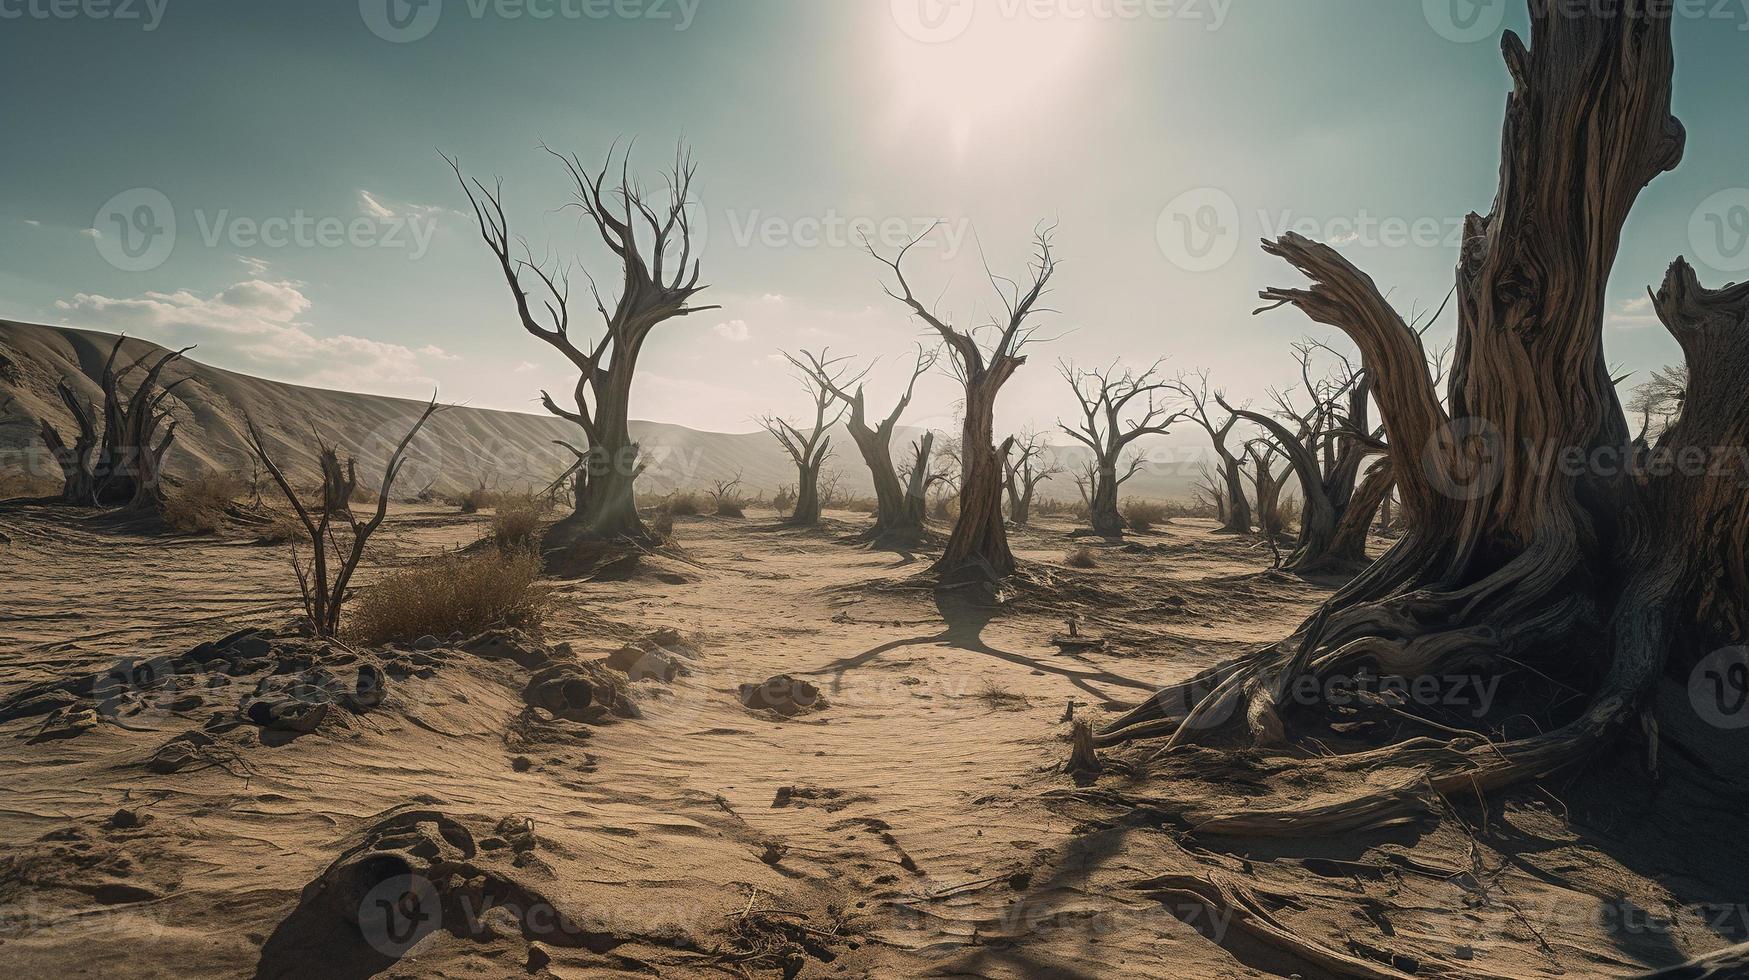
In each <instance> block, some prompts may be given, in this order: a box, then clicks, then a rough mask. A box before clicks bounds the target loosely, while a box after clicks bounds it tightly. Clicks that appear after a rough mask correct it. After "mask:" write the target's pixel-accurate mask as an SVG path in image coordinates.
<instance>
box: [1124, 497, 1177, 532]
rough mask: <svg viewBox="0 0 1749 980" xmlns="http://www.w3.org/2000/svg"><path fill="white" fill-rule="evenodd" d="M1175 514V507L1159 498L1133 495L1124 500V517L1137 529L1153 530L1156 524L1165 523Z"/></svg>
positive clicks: (1126, 521)
mask: <svg viewBox="0 0 1749 980" xmlns="http://www.w3.org/2000/svg"><path fill="white" fill-rule="evenodd" d="M1173 516H1175V515H1174V513H1173V508H1172V507H1171V506H1169V505H1167V504H1163V503H1161V502H1160V501H1158V500H1141V499H1138V498H1135V497H1131V498H1129V499H1128V500H1125V501H1124V502H1123V519H1124V521H1125V523H1127V524H1129V526H1130V527H1132V528H1134V529H1136V530H1137V531H1149V530H1152V529H1153V528H1154V526H1155V525H1157V524H1164V523H1166V522H1167V520H1169V519H1171V518H1172V517H1173Z"/></svg>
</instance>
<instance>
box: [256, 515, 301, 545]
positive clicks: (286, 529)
mask: <svg viewBox="0 0 1749 980" xmlns="http://www.w3.org/2000/svg"><path fill="white" fill-rule="evenodd" d="M268 514H269V515H271V516H269V518H268V521H267V523H265V524H262V525H260V526H259V527H257V528H255V543H256V544H285V543H286V542H287V541H292V540H295V539H297V538H298V537H299V536H300V535H302V534H303V533H304V525H303V524H302V523H301V522H300V521H299V520H298V518H297V515H296V514H291V513H287V512H286V511H283V510H270V511H268Z"/></svg>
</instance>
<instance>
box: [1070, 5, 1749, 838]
mask: <svg viewBox="0 0 1749 980" xmlns="http://www.w3.org/2000/svg"><path fill="white" fill-rule="evenodd" d="M1672 19H1673V18H1672V16H1671V9H1670V4H1669V2H1668V0H1624V2H1622V3H1620V4H1610V5H1600V6H1597V7H1592V8H1586V9H1585V10H1570V9H1566V8H1562V9H1556V8H1555V7H1554V6H1551V5H1542V4H1532V5H1531V11H1530V23H1531V38H1532V43H1531V45H1529V46H1526V44H1525V43H1524V42H1523V41H1522V40H1521V39H1520V38H1519V36H1518V35H1517V34H1515V33H1510V32H1509V33H1508V34H1507V35H1506V36H1505V40H1504V45H1503V46H1504V52H1505V59H1506V65H1507V69H1508V71H1509V73H1510V75H1511V77H1512V81H1513V89H1512V93H1511V94H1510V96H1509V97H1508V100H1507V105H1506V124H1505V127H1504V137H1503V140H1502V152H1501V157H1502V159H1501V166H1500V170H1499V174H1500V186H1499V190H1498V193H1497V195H1496V198H1495V203H1494V208H1493V211H1492V212H1491V213H1490V214H1489V215H1488V216H1486V217H1483V216H1480V215H1474V214H1472V215H1470V216H1469V218H1468V219H1467V223H1466V228H1465V233H1464V236H1463V238H1464V244H1463V249H1462V254H1461V258H1460V261H1459V264H1458V268H1457V290H1456V296H1457V312H1458V340H1457V345H1456V349H1455V355H1454V359H1453V363H1452V367H1451V371H1450V376H1449V379H1448V382H1447V392H1448V399H1449V407H1448V406H1446V405H1442V404H1441V399H1440V397H1439V394H1438V393H1437V392H1436V390H1435V388H1434V386H1433V384H1432V381H1431V378H1430V375H1429V372H1428V371H1427V369H1426V365H1425V358H1424V351H1423V348H1422V344H1421V338H1420V336H1419V335H1418V334H1417V333H1416V332H1415V331H1414V330H1412V329H1410V327H1409V326H1408V324H1406V323H1405V322H1404V321H1403V319H1402V318H1401V317H1400V316H1399V315H1398V314H1397V313H1396V312H1395V311H1394V310H1393V309H1392V308H1391V307H1390V305H1389V304H1388V303H1387V302H1386V301H1385V299H1384V297H1383V296H1382V295H1381V294H1380V292H1379V290H1378V289H1377V287H1376V286H1375V285H1374V284H1373V282H1372V280H1371V279H1370V278H1368V277H1367V276H1366V275H1365V274H1363V273H1362V272H1360V271H1359V270H1358V269H1357V268H1355V267H1354V266H1353V265H1352V264H1350V263H1349V262H1348V261H1347V260H1345V259H1344V258H1343V257H1342V256H1341V255H1339V254H1338V253H1337V252H1336V251H1335V250H1334V249H1331V248H1329V247H1328V246H1325V245H1321V244H1318V243H1315V242H1312V241H1310V240H1308V239H1306V238H1304V237H1302V236H1299V235H1287V236H1285V237H1283V238H1281V239H1280V240H1278V241H1274V242H1269V243H1266V245H1265V249H1266V251H1268V252H1269V253H1270V254H1272V255H1277V256H1280V257H1282V258H1284V259H1286V260H1287V261H1288V262H1290V263H1291V264H1292V265H1293V266H1294V267H1295V268H1297V269H1298V270H1300V271H1301V272H1302V273H1304V274H1305V276H1306V277H1307V278H1308V279H1309V280H1310V285H1309V286H1306V287H1302V288H1271V289H1268V290H1265V291H1264V292H1263V297H1264V298H1265V300H1267V301H1268V302H1269V304H1270V306H1269V307H1267V308H1274V307H1277V306H1281V305H1287V304H1292V305H1294V306H1297V307H1298V308H1299V309H1300V310H1301V311H1303V312H1304V313H1305V314H1307V315H1308V316H1309V317H1311V318H1312V319H1313V320H1316V321H1318V322H1320V323H1326V324H1329V325H1332V326H1335V327H1337V328H1339V329H1341V330H1342V331H1343V332H1345V333H1346V334H1347V335H1348V336H1349V337H1350V338H1351V339H1352V340H1353V341H1354V342H1355V344H1356V345H1357V346H1358V347H1359V348H1360V352H1361V357H1362V361H1363V365H1364V367H1365V368H1366V371H1367V373H1368V375H1369V376H1370V377H1371V378H1372V379H1373V394H1374V398H1375V399H1376V402H1377V405H1378V407H1379V410H1380V414H1381V416H1382V417H1383V421H1384V425H1385V428H1386V430H1387V432H1388V439H1387V443H1388V445H1389V458H1390V462H1391V464H1392V468H1393V472H1394V478H1395V483H1396V487H1397V491H1398V493H1399V495H1400V509H1401V510H1402V512H1403V516H1404V524H1405V533H1404V536H1403V537H1402V538H1401V539H1400V540H1399V541H1398V543H1397V544H1396V545H1395V546H1394V547H1393V548H1392V549H1391V550H1390V551H1389V552H1388V553H1387V554H1385V555H1384V556H1383V557H1382V558H1381V559H1379V560H1378V561H1376V562H1374V563H1373V564H1372V565H1371V566H1369V567H1368V568H1367V569H1366V571H1364V572H1362V573H1361V574H1360V575H1359V576H1357V577H1356V578H1355V579H1353V580H1352V581H1351V582H1350V583H1349V584H1348V585H1347V586H1345V587H1344V588H1343V589H1342V590H1341V591H1339V592H1338V593H1337V594H1336V595H1335V596H1334V597H1333V598H1332V599H1331V600H1330V601H1329V602H1327V603H1326V604H1325V605H1324V606H1323V607H1322V608H1321V609H1320V610H1319V611H1318V613H1317V614H1316V615H1315V616H1313V617H1312V618H1311V619H1309V620H1308V621H1307V622H1306V623H1305V624H1304V625H1303V626H1302V627H1301V628H1300V629H1299V630H1298V631H1297V632H1296V633H1295V634H1294V635H1293V636H1291V637H1289V638H1287V639H1286V640H1284V641H1282V642H1279V643H1276V644H1274V645H1272V646H1269V647H1267V648H1265V649H1263V650H1260V651H1258V652H1256V653H1254V654H1252V655H1250V656H1248V657H1243V658H1241V659H1239V660H1235V661H1229V662H1226V663H1222V664H1220V665H1217V666H1215V667H1213V668H1210V669H1209V670H1208V671H1205V672H1203V673H1202V674H1200V675H1199V676H1198V677H1196V678H1193V679H1192V680H1191V681H1189V682H1187V683H1186V684H1182V685H1178V684H1175V685H1172V686H1170V687H1168V688H1166V689H1164V690H1162V691H1161V692H1159V694H1158V695H1156V696H1155V697H1152V698H1150V699H1149V700H1148V701H1147V702H1146V703H1145V704H1144V705H1143V706H1141V707H1139V708H1138V709H1136V710H1135V711H1132V712H1130V713H1128V714H1126V715H1125V716H1123V717H1122V718H1120V719H1118V720H1116V721H1115V722H1114V723H1113V724H1112V725H1110V726H1108V727H1107V728H1106V729H1105V731H1104V733H1103V734H1102V740H1103V741H1104V742H1106V743H1108V744H1109V743H1110V742H1113V741H1121V740H1125V739H1132V738H1138V737H1162V738H1165V739H1166V744H1165V748H1166V749H1168V750H1170V749H1174V748H1177V747H1179V746H1181V745H1184V744H1186V743H1189V742H1193V741H1194V742H1209V741H1211V740H1214V739H1216V738H1217V737H1218V734H1219V733H1222V732H1227V733H1235V734H1236V732H1235V729H1238V730H1239V731H1244V732H1248V733H1249V737H1250V739H1251V740H1252V741H1254V742H1258V743H1262V744H1280V743H1281V741H1282V740H1283V739H1284V738H1286V737H1288V736H1289V733H1290V732H1291V733H1296V734H1297V733H1300V732H1304V731H1307V730H1308V726H1312V725H1316V724H1320V723H1321V722H1322V720H1323V719H1324V718H1326V717H1328V716H1327V715H1326V714H1325V713H1324V711H1323V710H1322V709H1324V708H1326V707H1327V706H1328V705H1327V703H1326V701H1325V699H1324V698H1322V697H1321V696H1319V695H1317V694H1316V693H1312V694H1306V693H1305V692H1306V691H1308V690H1309V689H1316V690H1317V691H1325V690H1330V689H1331V686H1330V685H1331V684H1332V683H1335V682H1340V681H1341V680H1342V679H1343V678H1353V677H1354V676H1355V675H1356V674H1357V672H1360V671H1361V670H1362V669H1363V668H1364V669H1365V670H1366V671H1368V672H1370V673H1371V674H1374V675H1383V676H1396V677H1401V678H1412V679H1421V678H1433V679H1437V678H1440V677H1442V676H1449V675H1453V674H1459V675H1466V676H1471V677H1473V676H1475V675H1476V674H1477V673H1478V672H1483V673H1489V672H1497V673H1500V674H1503V675H1505V679H1504V681H1503V682H1502V683H1501V684H1500V688H1499V693H1498V695H1497V696H1496V698H1495V699H1494V701H1493V705H1494V708H1493V710H1494V711H1495V712H1496V714H1495V715H1494V716H1493V717H1496V718H1498V717H1500V715H1499V712H1509V713H1514V714H1516V713H1528V714H1530V715H1531V716H1532V717H1533V718H1534V719H1536V723H1537V726H1538V727H1537V728H1536V729H1535V733H1534V734H1529V735H1522V736H1520V737H1513V738H1507V737H1504V736H1502V737H1501V738H1499V739H1497V740H1490V739H1488V738H1472V737H1467V736H1460V737H1455V738H1454V737H1452V735H1451V734H1450V732H1449V729H1447V730H1446V731H1443V732H1440V731H1439V730H1438V729H1428V728H1425V727H1421V728H1414V729H1411V731H1416V732H1426V731H1430V730H1431V731H1434V732H1436V733H1437V734H1435V735H1433V736H1431V737H1428V736H1425V735H1422V736H1421V737H1415V738H1411V739H1409V740H1408V741H1403V742H1399V743H1395V744H1389V745H1386V746H1384V747H1380V748H1373V749H1370V750H1367V751H1361V752H1356V753H1348V754H1336V755H1325V756H1319V757H1311V758H1307V757H1304V756H1302V757H1300V758H1297V759H1272V760H1270V763H1269V764H1270V766H1271V771H1272V773H1274V774H1275V775H1276V776H1277V777H1279V778H1280V779H1282V780H1285V781H1286V783H1287V784H1289V785H1292V787H1293V794H1294V796H1295V797H1296V798H1297V801H1289V800H1279V799H1261V800H1258V801H1256V802H1252V803H1250V804H1249V805H1248V808H1246V809H1241V810H1238V811H1233V810H1221V811H1219V812H1204V813H1202V814H1201V815H1199V817H1198V821H1197V825H1198V831H1199V832H1205V833H1206V832H1214V833H1220V832H1222V831H1228V832H1248V833H1263V834H1295V833H1305V832H1308V831H1312V830H1324V831H1329V830H1335V829H1338V828H1353V827H1360V826H1377V825H1379V824H1380V823H1381V822H1383V821H1387V820H1390V819H1391V818H1393V817H1394V816H1398V815H1401V814H1404V813H1406V812H1412V811H1414V810H1416V809H1417V808H1419V807H1421V806H1423V805H1424V803H1425V799H1424V796H1423V793H1424V792H1427V791H1431V792H1442V793H1453V792H1462V793H1465V794H1481V793H1487V792H1490V791H1493V790H1496V789H1498V788H1500V787H1503V786H1508V785H1511V784H1515V783H1519V782H1522V781H1526V780H1534V779H1539V778H1543V777H1546V776H1548V775H1550V774H1552V773H1557V772H1562V771H1568V770H1571V769H1572V768H1574V767H1575V766H1578V765H1580V764H1582V763H1585V762H1587V761H1589V760H1591V759H1593V758H1595V757H1596V756H1597V754H1598V753H1599V752H1600V751H1602V750H1604V749H1605V748H1606V747H1608V746H1610V745H1612V744H1613V743H1614V741H1615V740H1616V739H1617V738H1618V737H1619V736H1620V735H1621V734H1622V733H1623V732H1624V731H1627V730H1629V729H1632V728H1637V729H1639V730H1641V731H1644V732H1646V733H1647V734H1648V736H1649V737H1650V738H1651V739H1652V740H1653V744H1655V740H1656V735H1655V733H1656V732H1657V731H1658V730H1659V726H1658V725H1657V723H1656V719H1655V718H1652V717H1649V716H1646V715H1645V714H1644V713H1645V712H1647V711H1648V710H1650V705H1651V700H1650V694H1651V693H1652V691H1653V689H1654V687H1655V685H1656V684H1657V682H1658V679H1659V677H1660V676H1661V674H1662V672H1663V669H1664V667H1665V666H1666V664H1667V662H1669V661H1671V660H1672V659H1673V658H1674V660H1675V661H1676V662H1677V663H1681V664H1683V665H1685V666H1686V665H1688V664H1691V663H1693V662H1694V661H1696V660H1697V659H1698V658H1700V657H1701V656H1703V655H1704V654H1706V653H1707V652H1709V651H1713V650H1718V649H1721V648H1723V647H1727V646H1732V645H1737V644H1741V643H1742V642H1743V641H1744V639H1745V627H1746V624H1749V572H1746V571H1745V569H1749V554H1746V552H1749V507H1745V505H1744V496H1743V494H1742V490H1741V487H1742V481H1743V479H1744V476H1745V472H1744V467H1743V465H1742V463H1741V461H1740V460H1739V459H1738V458H1737V457H1736V450H1735V449H1734V448H1728V447H1740V446H1743V445H1745V444H1749V400H1746V399H1744V398H1743V397H1742V382H1743V378H1744V377H1746V376H1749V283H1746V284H1739V285H1733V286H1729V287H1726V288H1723V289H1709V288H1707V287H1705V286H1703V285H1701V283H1700V281H1699V279H1698V277H1697V276H1696V274H1695V272H1694V270H1693V269H1692V268H1691V267H1690V266H1689V265H1688V263H1687V262H1685V261H1684V260H1682V259H1678V260H1676V261H1675V263H1673V264H1672V265H1671V267H1670V269H1669V271H1668V273H1667V274H1666V276H1665V278H1664V281H1663V285H1662V286H1661V287H1660V288H1659V289H1658V290H1657V292H1656V293H1654V294H1653V306H1654V309H1655V310H1656V312H1657V315H1658V317H1659V319H1660V320H1661V321H1662V322H1663V324H1664V326H1665V328H1666V329H1667V330H1668V331H1669V332H1670V333H1671V335H1672V336H1673V337H1674V338H1675V339H1676V340H1677V342H1678V344H1679V345H1680V346H1681V348H1682V352H1683V355H1684V357H1683V359H1684V362H1685V363H1686V365H1687V368H1688V372H1689V384H1688V386H1687V395H1686V398H1685V399H1684V401H1683V404H1682V409H1681V412H1680V414H1679V416H1677V417H1676V419H1675V421H1673V422H1672V424H1671V425H1670V427H1669V428H1668V429H1667V430H1666V431H1665V432H1664V433H1663V434H1662V435H1661V436H1660V437H1659V438H1658V441H1657V443H1656V445H1655V446H1653V447H1652V451H1653V452H1654V453H1656V454H1658V455H1659V456H1660V457H1662V458H1665V459H1668V460H1670V461H1672V465H1670V466H1668V467H1649V468H1647V469H1645V470H1644V471H1639V472H1634V471H1632V470H1631V468H1629V467H1626V466H1623V465H1620V461H1622V460H1624V459H1631V458H1632V445H1631V443H1632V434H1631V432H1630V429H1629V424H1628V419H1627V418H1626V416H1625V414H1624V413H1623V411H1622V407H1621V404H1620V402H1619V400H1618V398H1617V395H1616V390H1615V384H1614V379H1613V378H1612V377H1611V375H1610V372H1609V370H1608V366H1607V363H1606V361H1605V357H1604V348H1603V335H1604V331H1603V321H1604V314H1605V310H1606V288H1607V283H1608V280H1609V276H1610V272H1611V268H1612V266H1613V264H1614V259H1615V256H1616V253H1617V249H1618V246H1619V243H1620V237H1621V232H1622V227H1623V225H1624V223H1625V222H1626V220H1627V218H1628V215H1629V213H1630V211H1631V210H1632V207H1633V204H1634V201H1635V199H1636V198H1637V196H1638V195H1639V192H1640V190H1641V189H1642V188H1643V187H1644V186H1646V185H1647V184H1648V183H1650V182H1651V181H1652V180H1653V179H1654V178H1655V177H1657V176H1658V175H1659V174H1660V173H1662V172H1664V171H1666V170H1670V169H1672V168H1674V167H1675V166H1676V165H1677V164H1678V163H1679V161H1680V160H1681V158H1682V154H1683V148H1684V142H1685V137H1684V130H1683V128H1682V126H1681V124H1680V123H1678V122H1677V121H1676V119H1675V118H1674V117H1672V116H1671V114H1670V97H1671V86H1672V77H1673V68H1674V57H1673V54H1672V48H1671V41H1670V34H1671V24H1672ZM1722 447H1724V448H1722ZM1685 459H1686V460H1688V463H1687V464H1686V465H1685V464H1682V462H1681V461H1682V460H1685ZM1575 461H1576V464H1575ZM1697 462H1698V463H1699V465H1696V463H1697ZM1303 681H1307V682H1314V683H1302V682H1303ZM1553 685H1559V687H1554V686H1553ZM1565 689H1577V690H1579V691H1581V692H1583V696H1582V697H1581V698H1580V699H1579V701H1578V705H1580V706H1577V707H1568V708H1565V709H1559V710H1558V709H1557V708H1556V707H1555V706H1556V705H1557V704H1558V703H1559V702H1561V701H1565V700H1567V699H1566V698H1564V697H1561V696H1558V695H1557V694H1556V693H1555V692H1556V691H1560V690H1565ZM1290 695H1291V697H1290ZM1412 707H1413V706H1412ZM1290 709H1291V710H1290ZM1409 713H1410V714H1411V715H1413V712H1412V711H1411V712H1409ZM1399 720H1400V719H1399ZM1477 723H1482V724H1485V723H1486V721H1485V720H1483V721H1480V722H1476V723H1472V724H1477ZM1524 730H1525V728H1524V727H1522V726H1519V727H1515V728H1514V729H1513V731H1514V733H1517V732H1522V731H1524ZM1690 750H1691V751H1698V752H1703V753H1704V751H1705V749H1704V747H1702V746H1691V747H1690ZM1161 762H1162V763H1164V764H1165V765H1166V766H1168V767H1170V768H1171V769H1172V771H1173V773H1174V774H1175V775H1176V776H1178V777H1179V778H1185V779H1190V778H1194V774H1195V773H1196V772H1199V771H1200V772H1213V771H1217V770H1218V769H1219V768H1220V767H1219V765H1218V764H1216V763H1214V762H1211V761H1210V759H1209V758H1208V757H1207V756H1206V755H1201V754H1199V755H1197V757H1196V758H1195V760H1194V761H1191V760H1190V759H1189V758H1188V757H1187V756H1185V755H1182V754H1179V753H1176V752H1172V751H1166V752H1165V754H1164V755H1163V756H1161ZM1180 763H1183V764H1182V765H1181V764H1180ZM1381 772H1391V773H1396V774H1398V776H1399V778H1396V779H1393V780H1391V781H1389V782H1388V784H1387V782H1386V781H1383V780H1381V781H1379V782H1377V783H1371V784H1369V783H1367V782H1366V780H1365V777H1364V774H1369V773H1371V774H1376V773H1381ZM1320 783H1322V784H1323V785H1319V786H1317V789H1316V791H1313V790H1312V787H1313V786H1314V785H1315V784H1320ZM1307 799H1313V800H1315V801H1316V803H1315V805H1313V804H1307V803H1305V802H1304V801H1305V800H1307Z"/></svg>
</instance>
